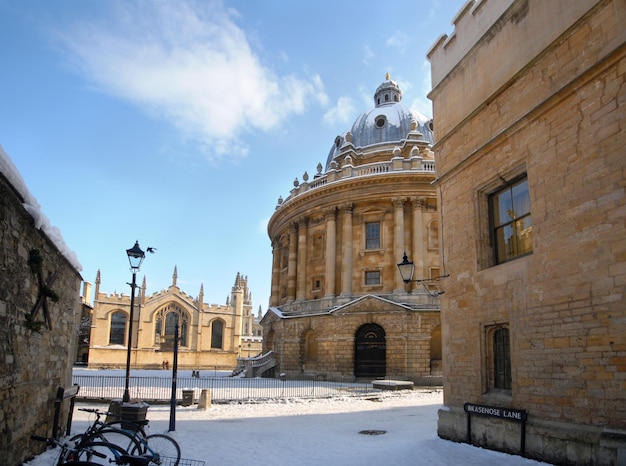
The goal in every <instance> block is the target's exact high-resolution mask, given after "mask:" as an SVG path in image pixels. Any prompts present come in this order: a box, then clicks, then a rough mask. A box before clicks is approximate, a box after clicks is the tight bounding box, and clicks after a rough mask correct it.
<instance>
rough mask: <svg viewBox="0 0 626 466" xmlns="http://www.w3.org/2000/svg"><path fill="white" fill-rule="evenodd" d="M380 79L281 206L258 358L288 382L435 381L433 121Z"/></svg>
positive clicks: (274, 220)
mask: <svg viewBox="0 0 626 466" xmlns="http://www.w3.org/2000/svg"><path fill="white" fill-rule="evenodd" d="M401 100H402V91H401V89H400V87H399V86H398V84H397V83H396V82H394V81H392V80H391V79H389V76H387V78H386V80H385V81H384V82H383V83H382V84H380V86H379V87H378V88H377V89H376V92H375V94H374V103H375V105H374V107H373V108H371V109H370V110H368V111H366V112H364V113H362V114H361V115H360V116H359V117H358V118H357V119H356V121H355V122H354V124H353V125H352V127H351V129H350V130H349V131H346V132H344V133H342V134H341V135H339V136H337V137H336V138H335V141H334V143H333V144H332V147H331V150H330V153H329V155H328V158H327V160H326V165H325V166H322V165H321V164H318V167H317V173H316V174H315V175H314V176H313V179H312V180H310V179H309V176H308V174H307V173H306V172H305V173H304V176H303V181H302V182H301V183H300V182H299V181H298V180H297V179H296V181H295V182H294V188H293V189H292V190H291V192H290V194H289V195H288V196H287V197H286V198H285V199H284V200H283V199H282V198H279V200H278V205H277V206H276V210H275V212H274V214H273V216H272V217H271V219H270V221H269V224H268V234H269V236H270V239H271V241H272V249H273V262H272V289H271V297H270V307H269V309H268V312H267V313H266V314H265V316H264V317H263V319H262V321H261V324H262V325H263V333H264V341H263V350H264V353H267V352H269V351H272V354H273V355H274V357H275V359H276V368H275V370H279V371H280V372H281V373H284V374H286V375H287V376H293V377H302V376H310V377H329V378H333V377H349V378H370V379H375V378H381V377H393V378H402V379H404V380H412V381H415V382H417V383H441V378H440V375H441V330H440V321H439V297H438V291H437V290H438V286H439V282H438V281H428V282H425V283H424V284H422V283H415V282H412V283H408V284H405V283H404V282H403V280H402V277H401V276H400V274H399V271H398V267H397V264H398V263H399V262H400V261H401V260H402V258H403V256H404V254H405V253H406V255H407V256H408V257H409V258H410V259H411V260H412V261H413V262H414V264H415V277H414V278H416V279H419V278H427V279H428V278H432V277H437V276H439V275H440V274H441V271H440V268H439V264H440V260H439V224H438V215H437V195H436V191H435V188H434V187H433V186H432V184H431V182H432V181H433V180H434V177H435V162H434V158H433V153H432V151H431V150H430V147H431V144H432V132H431V129H430V128H429V125H430V122H429V121H428V119H427V118H426V117H424V116H422V115H418V114H416V113H415V112H413V111H411V110H410V109H409V108H408V107H407V106H405V105H404V104H402V102H401Z"/></svg>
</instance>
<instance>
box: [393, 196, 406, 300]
mask: <svg viewBox="0 0 626 466" xmlns="http://www.w3.org/2000/svg"><path fill="white" fill-rule="evenodd" d="M405 200H406V199H404V198H394V199H392V203H393V260H394V263H398V262H399V261H400V260H401V259H402V255H403V254H404V250H405V248H406V245H405V244H404V202H405ZM395 272H396V273H395V275H394V276H395V280H394V293H401V292H403V291H406V286H407V285H405V283H404V282H403V281H402V276H401V275H400V272H399V271H397V270H396V271H395Z"/></svg>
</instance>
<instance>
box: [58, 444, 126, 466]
mask: <svg viewBox="0 0 626 466" xmlns="http://www.w3.org/2000/svg"><path fill="white" fill-rule="evenodd" d="M127 454H128V452H127V451H126V450H124V449H123V448H122V447H119V446H117V445H115V444H113V443H109V442H100V441H94V442H85V443H84V444H82V445H80V446H78V447H77V451H76V453H75V458H72V459H71V460H70V461H68V462H67V463H69V464H72V462H76V461H91V462H94V463H98V464H110V463H115V462H116V461H117V460H118V458H120V457H121V456H122V455H127Z"/></svg>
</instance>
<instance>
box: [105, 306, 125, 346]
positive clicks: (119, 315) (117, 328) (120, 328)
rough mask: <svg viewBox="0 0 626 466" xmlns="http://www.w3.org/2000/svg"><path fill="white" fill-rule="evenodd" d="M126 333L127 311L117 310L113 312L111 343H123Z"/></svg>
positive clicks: (110, 333)
mask: <svg viewBox="0 0 626 466" xmlns="http://www.w3.org/2000/svg"><path fill="white" fill-rule="evenodd" d="M125 334H126V313H124V312H122V311H115V312H114V313H113V314H111V327H110V331H109V345H123V344H124V340H125V338H124V337H125Z"/></svg>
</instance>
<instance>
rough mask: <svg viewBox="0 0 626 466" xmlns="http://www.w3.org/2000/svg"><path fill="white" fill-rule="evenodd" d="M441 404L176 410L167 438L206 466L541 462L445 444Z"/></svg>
mask: <svg viewBox="0 0 626 466" xmlns="http://www.w3.org/2000/svg"><path fill="white" fill-rule="evenodd" d="M442 399H443V396H442V392H441V390H435V389H433V390H413V391H407V390H403V391H398V392H381V393H380V394H379V395H376V396H373V397H370V398H367V399H365V398H348V397H346V398H332V399H317V400H305V399H291V400H277V401H267V402H263V403H248V404H213V405H212V406H211V408H210V409H207V410H199V409H198V408H197V405H194V406H189V407H182V406H178V407H177V410H176V430H175V432H172V433H170V434H171V435H172V436H173V437H174V438H175V439H176V440H177V441H178V443H179V444H180V446H181V449H182V457H183V458H187V459H194V460H203V461H205V462H206V466H210V465H214V464H219V465H221V466H227V465H241V464H252V465H255V466H265V465H268V466H269V465H272V466H282V465H294V464H297V465H326V466H332V465H341V466H351V465H354V466H357V465H358V466H368V465H372V466H374V465H375V466H386V465H422V464H424V465H470V466H471V465H477V466H485V465H507V466H517V465H538V464H544V463H539V462H536V461H532V460H528V459H525V458H522V457H520V456H514V455H507V454H504V453H499V452H494V451H490V450H485V449H481V448H477V447H473V446H470V445H467V444H459V443H454V442H450V441H445V440H442V439H440V438H439V437H437V410H438V409H439V408H440V407H441V406H442ZM81 406H85V404H83V403H77V408H78V407H81ZM89 406H90V407H100V408H102V409H107V408H108V405H106V404H99V405H98V404H96V405H94V404H89ZM169 416H170V408H169V406H167V405H152V406H150V408H149V409H148V416H147V417H148V419H149V420H150V432H151V433H157V432H158V433H163V432H166V431H167V430H168V428H169ZM88 421H89V415H88V414H87V413H84V412H82V411H78V410H75V412H74V423H73V426H72V431H73V432H76V433H78V432H81V431H82V430H84V429H85V428H86V427H87V422H88ZM363 431H370V432H369V433H362V432H363ZM372 434H377V435H372ZM54 457H55V451H54V450H51V451H48V452H46V453H44V454H42V455H40V456H38V457H36V458H35V459H34V460H32V461H30V462H28V463H26V465H28V466H44V465H45V466H48V465H51V464H52V462H53V460H54Z"/></svg>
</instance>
